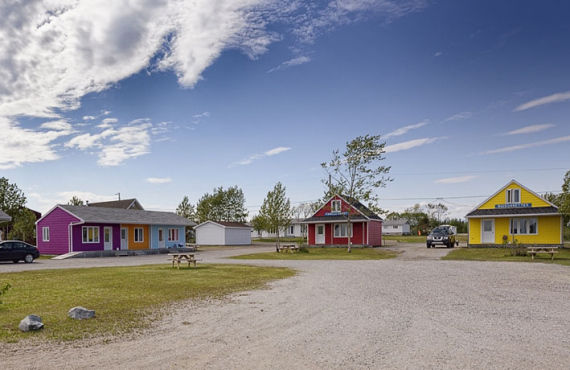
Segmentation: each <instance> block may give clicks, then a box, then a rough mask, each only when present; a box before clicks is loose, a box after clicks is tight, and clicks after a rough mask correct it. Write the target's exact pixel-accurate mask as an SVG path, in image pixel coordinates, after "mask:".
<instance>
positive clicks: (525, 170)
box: [390, 167, 568, 176]
mask: <svg viewBox="0 0 570 370" xmlns="http://www.w3.org/2000/svg"><path fill="white" fill-rule="evenodd" d="M559 170H568V168H566V167H551V168H518V169H508V170H465V171H439V172H434V171H429V172H392V173H390V175H399V176H412V175H448V174H456V173H499V172H529V171H533V172H544V171H559Z"/></svg>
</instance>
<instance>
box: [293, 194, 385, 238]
mask: <svg viewBox="0 0 570 370" xmlns="http://www.w3.org/2000/svg"><path fill="white" fill-rule="evenodd" d="M349 212H350V223H351V229H352V237H351V242H352V244H353V245H367V246H380V245H381V244H382V219H381V218H380V217H379V216H378V215H377V214H375V213H374V212H372V211H371V210H369V209H368V208H366V207H365V206H364V204H362V203H360V202H359V201H358V200H356V199H350V198H348V197H341V196H340V195H335V196H333V197H332V198H331V199H329V200H328V201H327V202H326V203H325V205H324V206H322V207H321V208H320V209H319V210H318V211H317V212H315V214H314V215H313V216H311V217H309V218H307V219H305V221H303V223H305V224H307V225H308V228H307V229H308V237H307V239H308V244H309V245H346V244H347V243H348V235H347V218H348V214H349Z"/></svg>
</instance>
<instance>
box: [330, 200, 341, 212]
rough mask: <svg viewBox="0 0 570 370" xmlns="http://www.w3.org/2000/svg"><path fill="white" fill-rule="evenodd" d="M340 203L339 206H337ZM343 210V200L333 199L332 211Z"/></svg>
mask: <svg viewBox="0 0 570 370" xmlns="http://www.w3.org/2000/svg"><path fill="white" fill-rule="evenodd" d="M337 204H338V206H336V205H337ZM341 211H342V201H341V200H340V199H335V200H332V201H331V212H341Z"/></svg>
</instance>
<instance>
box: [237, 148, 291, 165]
mask: <svg viewBox="0 0 570 370" xmlns="http://www.w3.org/2000/svg"><path fill="white" fill-rule="evenodd" d="M288 150H291V148H289V147H285V146H278V147H276V148H273V149H269V150H268V151H266V152H263V153H258V154H253V155H251V156H249V157H247V158H246V159H243V160H241V161H238V162H234V163H232V164H230V165H229V167H235V166H246V165H248V164H251V163H253V161H256V160H258V159H261V158H265V157H272V156H274V155H277V154H280V153H283V152H286V151H288Z"/></svg>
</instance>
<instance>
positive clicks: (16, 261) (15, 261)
mask: <svg viewBox="0 0 570 370" xmlns="http://www.w3.org/2000/svg"><path fill="white" fill-rule="evenodd" d="M12 262H14V263H18V262H20V260H12Z"/></svg>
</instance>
